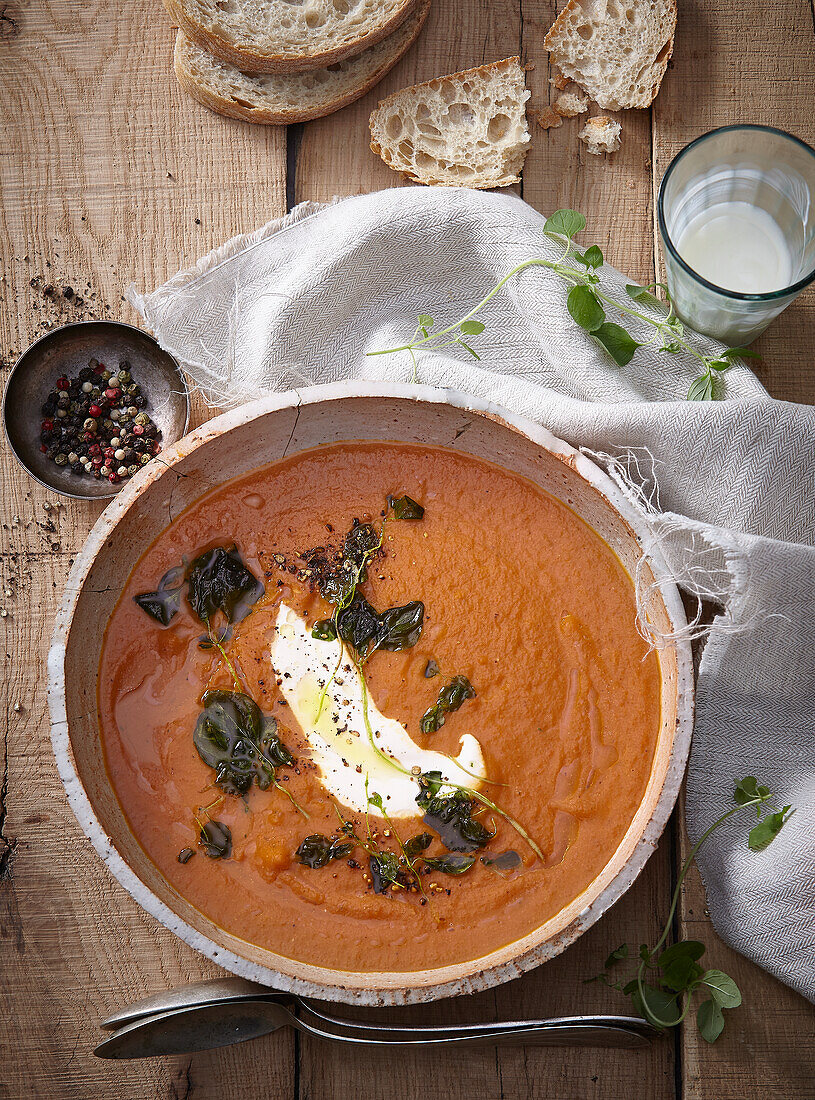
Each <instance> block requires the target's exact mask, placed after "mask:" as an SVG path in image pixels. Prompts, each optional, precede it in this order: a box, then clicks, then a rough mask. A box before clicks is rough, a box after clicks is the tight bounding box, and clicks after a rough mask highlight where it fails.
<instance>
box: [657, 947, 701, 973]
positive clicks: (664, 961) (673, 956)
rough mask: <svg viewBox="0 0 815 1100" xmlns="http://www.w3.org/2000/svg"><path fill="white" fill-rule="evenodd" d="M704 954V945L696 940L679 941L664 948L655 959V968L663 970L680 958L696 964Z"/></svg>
mask: <svg viewBox="0 0 815 1100" xmlns="http://www.w3.org/2000/svg"><path fill="white" fill-rule="evenodd" d="M704 953H705V945H704V944H703V943H699V941H698V940H680V941H679V942H678V943H673V944H671V946H670V947H666V948H665V950H664V951H663V952H662V954H661V955H660V956H659V958H658V959H657V966H660V967H661V968H662V969H663V970H664V969H665V967H667V966H670V964H671V963H673V962H675V961H676V960H677V959H682V958H687V959H690V960H691V962H696V960H697V959H701V957H702V956H703V955H704Z"/></svg>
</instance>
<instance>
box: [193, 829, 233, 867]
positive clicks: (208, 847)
mask: <svg viewBox="0 0 815 1100" xmlns="http://www.w3.org/2000/svg"><path fill="white" fill-rule="evenodd" d="M198 844H199V845H200V847H202V848H203V849H204V852H205V853H206V854H207V855H208V856H209V858H210V859H228V858H229V856H231V855H232V832H231V830H230V828H229V826H228V825H224V823H223V821H208V822H207V823H206V825H202V826H201V833H200V836H199V837H198Z"/></svg>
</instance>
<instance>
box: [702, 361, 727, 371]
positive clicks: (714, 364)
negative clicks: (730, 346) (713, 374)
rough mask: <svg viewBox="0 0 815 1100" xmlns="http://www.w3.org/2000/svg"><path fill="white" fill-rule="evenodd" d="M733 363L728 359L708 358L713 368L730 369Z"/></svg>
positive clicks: (718, 369)
mask: <svg viewBox="0 0 815 1100" xmlns="http://www.w3.org/2000/svg"><path fill="white" fill-rule="evenodd" d="M732 365H733V364H732V363H729V362H728V361H727V359H710V360H708V366H709V367H710V369H711V370H716V371H723V370H730V368H731V366H732Z"/></svg>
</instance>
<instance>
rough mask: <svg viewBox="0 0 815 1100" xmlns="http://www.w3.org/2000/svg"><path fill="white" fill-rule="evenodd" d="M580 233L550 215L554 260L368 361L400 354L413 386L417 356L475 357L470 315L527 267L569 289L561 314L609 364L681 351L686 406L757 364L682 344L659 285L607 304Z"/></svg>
mask: <svg viewBox="0 0 815 1100" xmlns="http://www.w3.org/2000/svg"><path fill="white" fill-rule="evenodd" d="M585 228H586V219H585V217H584V216H583V215H582V214H581V213H579V212H578V211H577V210H556V211H555V213H554V214H552V216H551V217H550V218H547V220H546V223H545V225H544V227H543V231H544V233H545V234H546V236H547V237H549V239H550V240H553V241H557V242H558V243H560V244H561V245H562V246H563V253H562V255H561V256H560V258H559V259H558V260H545V259H543V258H542V257H533V258H531V259H529V260H524V261H523V262H522V263H520V264H518V265H517V266H516V267H514V268H513V269H512V270H511V271H510V272H509V273H508V274H506V275H505V276H504V277H503V279H501V281H500V282H499V283H497V285H496V286H494V287H493V288H492V290H491V291H490V292H489V294H487V295H485V296H484V297H483V298H482V299H481V301H480V302H478V303H477V304H476V305H475V306H473V308H472V309H471V310H469V311H468V312H467V313H465V314H464V316H463V317H460V318H459V320H458V321H454V322H453V323H452V324H451V325H447V326H446V327H445V328H442V329H440V330H439V331H438V332H433V329H434V327H435V321H434V320H433V318H432V317H431V316H430V315H429V314H427V313H421V314H419V317H418V321H417V325H416V330H415V332H414V334H413V336H412V338H411V340H410V341H409V343H407V344H402V345H401V346H399V347H395V348H386V349H384V350H381V351H369V352H368V355H392V354H394V353H396V352H401V351H406V352H408V353H409V354H410V357H411V360H412V362H413V375H412V381H414V382H415V381H416V379H417V375H418V361H417V359H416V352H417V350H421V349H426V350H428V351H431V350H432V351H439V350H441V349H442V348H449V347H452V346H453V345H454V344H459V345H460V346H461V347H463V348H464V349H465V351H467V352H468V353H469V354H470V355H471V356H472V357H473V358H474V359H480V358H481V356H480V355H479V354H478V352H477V351H476V350H475V349H474V348H473V347H472V346H471V345H470V343H469V342H468V340H465V339H464V337H468V338H470V337H473V336H480V335H481V333H482V332H483V331H484V329H485V327H486V326H485V324H484V323H483V322H482V321H477V320H476V319H475V315H476V314H477V313H479V312H480V310H482V309H483V308H484V306H486V304H487V303H488V302H489V301H490V299H491V298H494V297H495V295H496V294H497V293H498V292H499V291H500V290H501V289H502V288H503V287H504V286H505V285H506V283H508V282H509V281H510V279H512V278H513V277H514V276H516V275H519V274H520V273H521V272H522V271H524V270H526V268H528V267H545V268H548V270H550V271H553V272H554V273H555V274H556V275H557V276H559V278H561V279H563V281H564V282H565V283H566V284H567V285H568V286H569V288H570V289H569V292H568V295H567V297H566V308H567V309H568V311H569V315H570V316H571V318H572V320H573V321H574V322H575V324H577V325H579V326H580V328H582V329H583V330H584V331H585V332H587V333H588V334H589V336H590V337H591V338H592V340H594V342H595V343H596V344H599V346H600V347H601V348H603V349H604V350H605V351H606V352H607V353H608V354H609V355H610V356H611V358H612V359H613V360H614V362H615V363H616V364H617V366H619V367H625V366H627V365H628V364H629V363H630V362H631V360H632V359H633V357H634V355H635V353H636V351H637V349H638V348H642V347H647V346H651V347H656V348H657V349H658V350H659V351H662V352H665V353H666V354H669V355H671V354H673V355H675V354H676V353H677V352H680V351H685V352H687V353H688V354H689V355H691V356H693V358H694V359H696V360H698V362H699V364H700V368H701V371H700V374H699V375H698V376H697V377H696V378H694V380H693V381H692V382H691V385H690V388H689V389H688V395H687V400H688V401H712V400H714V399H715V398H716V396H717V389H718V386H717V379H718V378H719V376H720V375H721V374H722V372H724V371H726V370H728V369H729V368H730V367H731V366H732V365H733V360H734V359H739V358H756V359H758V358H760V356H759V355H758V353H757V352H755V351H750V350H749V349H748V348H729V349H728V350H727V351H724V352H722V353H721V355H718V356H709V355H704V354H703V353H702V352H699V351H697V350H696V348H694V347H693V345H692V344H690V343H688V341H687V340H686V339H685V327H684V325H683V324H682V322H681V321H680V320H679V318H678V317H677V316H676V312H675V311H674V306H673V302H672V300H671V296H670V294H669V292H668V288H667V287H666V286H665V284H664V283H650V284H649V285H648V286H638V285H636V284H634V283H629V284H627V285H626V288H625V291H626V294H627V295H628V298H629V299H630V301H629V302H620V301H617V300H616V299H615V298H612V297H611V296H610V295H609V294H607V293H606V291H605V290H604V289H603V287H602V285H601V282H600V276H599V275H598V271H599V270H600V268H602V266H603V263H604V259H603V253H602V251H601V250H600V249H599V248H598V246H597V245H596V244H593V245H590V246H589V248H587V249H586V250H585V252H580V250H579V249H578V248H576V247H575V244H574V238H575V237H576V236H577V234H578V233H580V232H582V231H583V230H584V229H585ZM657 290H661V292H662V294H663V298H662V299H660V298H658V297H657V296H656V294H655V293H654V292H655V291H657ZM632 303H636V304H637V305H647V306H648V307H650V308H651V309H653V310H655V311H658V315H657V316H653V315H652V314H650V313H643V312H642V310H640V309H636V308H634V305H633V304H632ZM606 307H611V308H612V309H613V310H616V311H617V313H619V314H622V318H621V319H622V320H624V319H625V317H633V318H635V319H636V320H638V321H641V322H643V323H644V324H646V325H648V326H649V327H650V328H652V329H653V330H654V335H653V336H652V338H651V339H650V340H644V341H638V340H636V339H634V337H633V336H632V335H631V334H630V333H629V332H628V331H627V330H626V329H625V328H623V326H622V325H620V324H618V323H617V321H613V320H611V321H610V320H609V319H608V316H607V312H606Z"/></svg>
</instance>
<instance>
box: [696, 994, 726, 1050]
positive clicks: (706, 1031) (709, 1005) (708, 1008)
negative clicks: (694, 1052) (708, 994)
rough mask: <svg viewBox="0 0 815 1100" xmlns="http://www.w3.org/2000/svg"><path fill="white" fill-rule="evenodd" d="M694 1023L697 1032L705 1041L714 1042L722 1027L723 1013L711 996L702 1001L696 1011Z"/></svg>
mask: <svg viewBox="0 0 815 1100" xmlns="http://www.w3.org/2000/svg"><path fill="white" fill-rule="evenodd" d="M696 1024H697V1026H698V1028H699V1033H700V1034H701V1036H702V1038H703V1039H704V1040H705V1042H707V1043H715V1042H716V1040H717V1039H718V1038H719V1036H720V1035H721V1033H722V1030H723V1029H724V1013H723V1012H722V1010H721V1007H720V1006H719V1005H718V1004H717V1003H716V1002H715V1001H714V1000H713V999H712V998H711V999H710V1000H709V1001H702V1003H701V1004H700V1005H699V1010H698V1012H697V1013H696Z"/></svg>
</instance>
